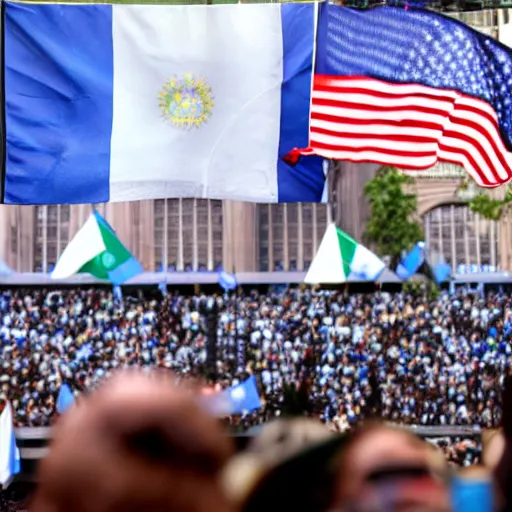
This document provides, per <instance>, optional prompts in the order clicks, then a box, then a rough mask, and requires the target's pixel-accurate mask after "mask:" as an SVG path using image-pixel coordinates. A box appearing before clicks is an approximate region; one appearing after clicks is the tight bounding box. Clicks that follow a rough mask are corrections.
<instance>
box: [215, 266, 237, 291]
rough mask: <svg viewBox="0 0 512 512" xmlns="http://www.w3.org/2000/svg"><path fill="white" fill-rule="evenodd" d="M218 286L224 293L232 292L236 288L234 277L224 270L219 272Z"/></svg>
mask: <svg viewBox="0 0 512 512" xmlns="http://www.w3.org/2000/svg"><path fill="white" fill-rule="evenodd" d="M219 285H220V286H221V288H222V289H223V290H224V291H228V290H234V289H235V288H236V287H237V282H236V276H235V275H234V274H229V273H228V272H225V271H224V270H221V271H219Z"/></svg>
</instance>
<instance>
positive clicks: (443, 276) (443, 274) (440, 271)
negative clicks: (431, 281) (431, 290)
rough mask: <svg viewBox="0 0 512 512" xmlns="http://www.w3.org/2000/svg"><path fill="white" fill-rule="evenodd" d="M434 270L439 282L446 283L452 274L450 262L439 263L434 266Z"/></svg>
mask: <svg viewBox="0 0 512 512" xmlns="http://www.w3.org/2000/svg"><path fill="white" fill-rule="evenodd" d="M432 272H433V273H434V278H435V280H436V282H437V283H438V284H440V283H445V282H446V281H448V280H449V279H450V277H451V275H452V267H451V266H450V265H448V263H438V264H437V265H435V266H434V267H433V268H432Z"/></svg>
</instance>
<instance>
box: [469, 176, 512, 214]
mask: <svg viewBox="0 0 512 512" xmlns="http://www.w3.org/2000/svg"><path fill="white" fill-rule="evenodd" d="M464 187H468V184H467V181H466V182H463V183H462V185H461V187H460V189H461V190H464ZM468 205H469V208H470V210H471V211H472V212H474V213H477V214H479V215H481V216H482V217H484V218H485V219H490V220H500V218H501V217H502V215H504V213H505V212H506V211H508V210H509V209H510V207H511V206H512V189H511V187H510V185H506V190H505V195H504V196H503V199H496V198H494V197H491V196H489V195H488V194H487V193H486V192H480V193H479V194H477V195H476V196H475V197H473V198H472V199H471V200H470V201H468Z"/></svg>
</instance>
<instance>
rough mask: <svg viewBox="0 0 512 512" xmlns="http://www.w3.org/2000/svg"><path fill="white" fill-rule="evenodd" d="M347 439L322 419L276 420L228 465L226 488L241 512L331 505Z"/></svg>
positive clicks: (306, 511) (314, 510) (305, 511)
mask: <svg viewBox="0 0 512 512" xmlns="http://www.w3.org/2000/svg"><path fill="white" fill-rule="evenodd" d="M343 442H344V441H343V438H342V437H340V436H338V435H336V434H333V433H332V432H331V431H329V429H327V427H325V425H323V424H322V423H320V421H318V420H314V419H306V418H294V419H285V420H277V421H273V422H271V423H270V424H268V425H266V426H265V427H263V430H262V432H261V434H260V435H259V436H257V437H256V438H255V439H254V440H253V441H252V442H251V444H250V445H249V446H248V449H247V451H246V452H244V453H242V454H240V455H238V456H236V457H234V458H233V459H232V461H231V462H230V463H229V465H228V466H227V467H226V471H225V472H224V478H223V482H224V486H225V489H226V492H227V493H228V494H229V496H230V497H231V499H232V500H233V503H234V504H235V505H236V506H237V507H238V509H239V510H240V511H241V512H260V511H274V510H276V511H282V510H300V511H302V512H321V511H325V510H328V508H329V507H330V506H331V505H332V484H333V482H334V477H335V475H336V473H337V466H336V462H337V460H336V459H337V454H338V453H339V450H340V449H341V447H342V445H343Z"/></svg>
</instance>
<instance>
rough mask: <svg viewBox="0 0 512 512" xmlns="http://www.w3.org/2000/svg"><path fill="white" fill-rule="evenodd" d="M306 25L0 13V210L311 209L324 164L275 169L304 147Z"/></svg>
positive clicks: (121, 10) (114, 8)
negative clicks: (194, 203)
mask: <svg viewBox="0 0 512 512" xmlns="http://www.w3.org/2000/svg"><path fill="white" fill-rule="evenodd" d="M316 12H317V6H316V5H315V4H313V3H311V4H293V3H286V4H271V3H267V4H251V5H239V4H235V5H215V6H200V5H188V6H186V5H182V6H167V5H165V6H164V5H83V4H82V5H66V4H45V3H15V2H6V3H5V19H4V21H5V23H4V41H5V45H4V57H5V58H4V66H5V67H4V81H5V101H6V104H5V118H6V128H7V129H6V146H5V147H6V163H5V166H6V168H5V173H4V174H5V176H6V178H5V191H4V201H5V202H6V203H11V204H13V203H14V204H44V203H102V202H106V201H132V200H139V199H155V198H165V197H208V198H217V199H231V200H239V201H251V202H269V203H275V202H294V201H321V199H322V193H323V190H324V183H325V176H324V172H323V169H322V160H321V159H320V158H315V159H313V161H311V162H306V161H305V162H304V163H301V165H299V166H297V167H290V166H289V165H287V164H286V163H285V162H283V161H282V157H283V156H284V155H285V154H286V153H287V152H288V151H289V149H290V148H291V147H300V146H304V145H307V143H308V123H309V108H310V98H311V74H312V62H313V53H314V39H315V37H314V35H315V26H316ZM306 160H307V159H306ZM0 199H1V198H0Z"/></svg>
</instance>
